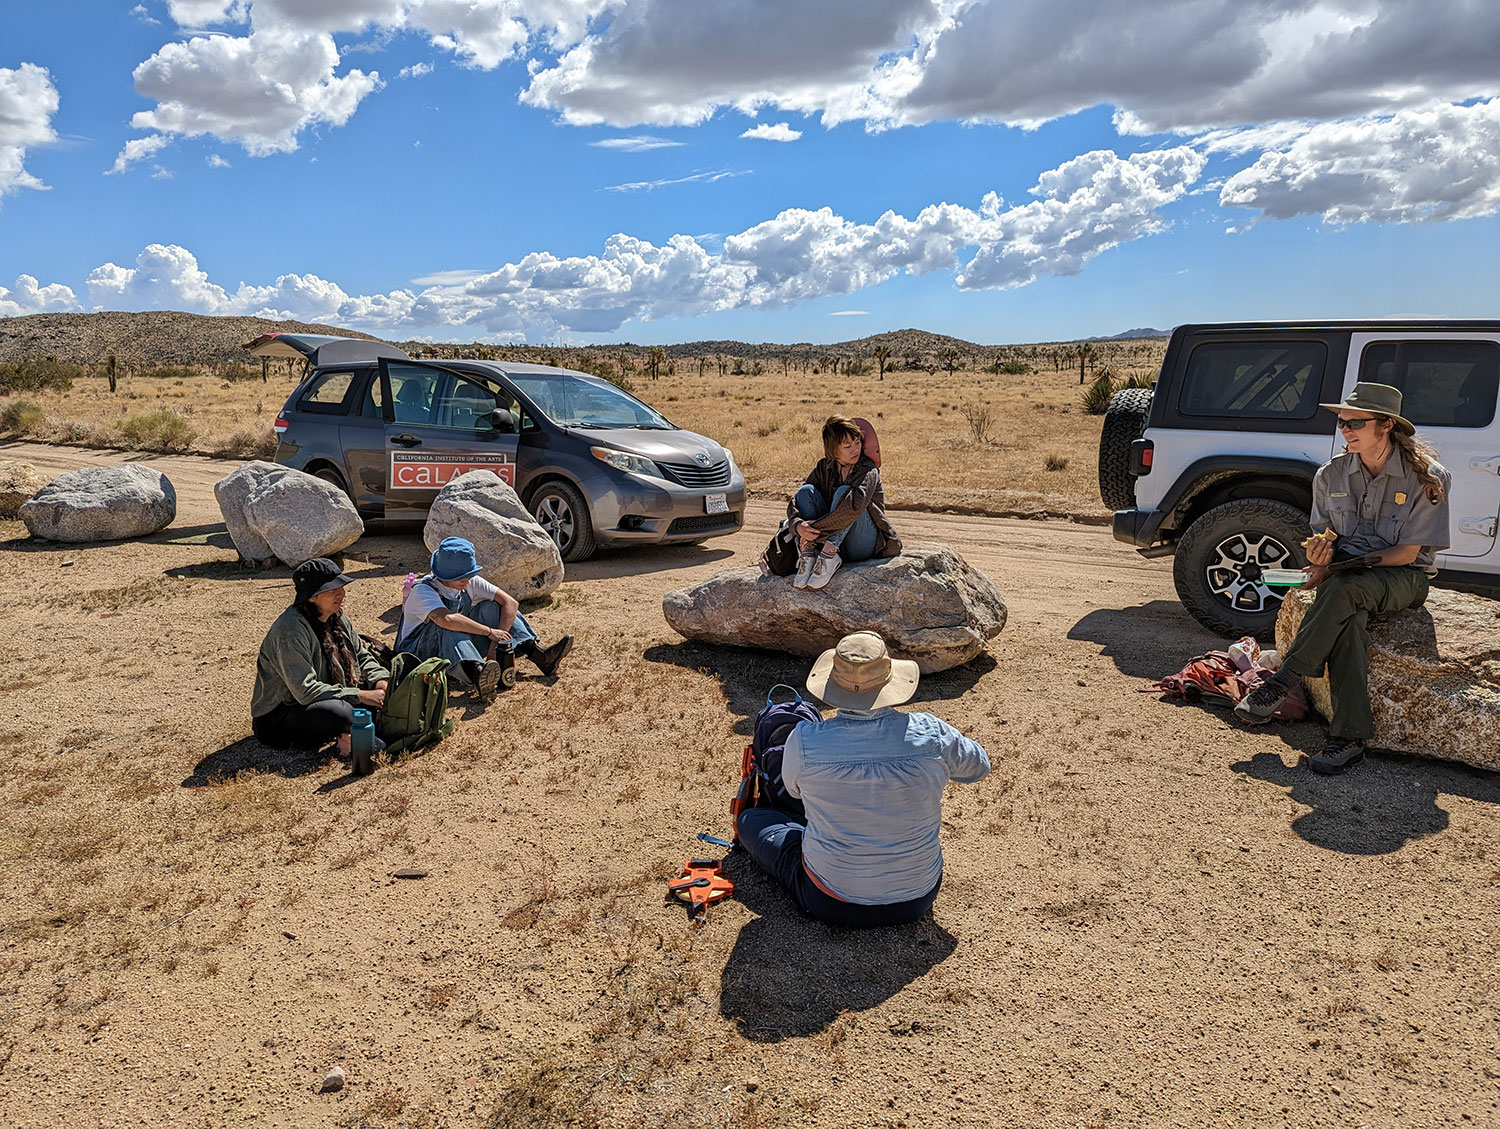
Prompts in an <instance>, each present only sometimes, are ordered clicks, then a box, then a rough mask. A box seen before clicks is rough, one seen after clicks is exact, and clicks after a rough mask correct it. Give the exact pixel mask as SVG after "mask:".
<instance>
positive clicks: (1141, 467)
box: [1130, 439, 1156, 478]
mask: <svg viewBox="0 0 1500 1129" xmlns="http://www.w3.org/2000/svg"><path fill="white" fill-rule="evenodd" d="M1155 450H1156V444H1155V443H1153V442H1152V441H1151V440H1149V439H1137V440H1136V441H1135V442H1134V443H1132V444H1131V445H1130V473H1131V474H1133V475H1135V476H1136V477H1137V478H1139V477H1140V476H1141V475H1143V474H1150V473H1151V455H1152V453H1153V452H1154V451H1155Z"/></svg>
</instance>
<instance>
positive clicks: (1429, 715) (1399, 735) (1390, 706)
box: [1276, 588, 1500, 770]
mask: <svg viewBox="0 0 1500 1129" xmlns="http://www.w3.org/2000/svg"><path fill="white" fill-rule="evenodd" d="M1315 597H1316V593H1315V592H1309V591H1303V590H1301V589H1294V590H1293V591H1291V592H1289V593H1288V594H1287V598H1286V600H1285V602H1283V603H1282V605H1281V613H1280V615H1279V616H1278V617H1277V619H1276V646H1277V648H1278V649H1279V650H1280V651H1281V652H1282V653H1283V654H1285V653H1286V649H1287V647H1289V646H1290V645H1291V642H1292V640H1293V638H1295V637H1296V634H1297V628H1298V627H1299V626H1300V625H1301V623H1302V616H1303V615H1304V614H1305V613H1306V611H1307V609H1308V607H1310V606H1311V604H1312V601H1313V600H1314V599H1315ZM1497 638H1500V602H1496V601H1495V600H1488V599H1485V598H1484V597H1482V596H1472V595H1469V594H1468V593H1465V592H1449V591H1446V590H1444V589H1440V588H1434V589H1433V590H1432V591H1431V592H1429V593H1428V595H1427V603H1426V604H1425V605H1423V606H1422V607H1420V608H1412V609H1409V610H1407V611H1404V612H1396V613H1395V614H1393V615H1373V616H1371V617H1370V706H1371V710H1372V712H1373V713H1374V715H1375V736H1374V738H1373V739H1372V740H1371V741H1370V744H1371V745H1374V746H1375V747H1377V748H1381V749H1390V750H1392V751H1395V752H1402V753H1414V754H1417V755H1419V756H1424V757H1439V758H1441V759H1443V760H1456V761H1463V762H1464V763H1465V764H1471V765H1474V766H1476V767H1478V768H1487V769H1491V770H1496V769H1500V647H1497V643H1496V640H1497ZM1303 682H1305V683H1306V685H1307V697H1308V700H1309V701H1311V702H1312V704H1313V708H1314V709H1316V710H1317V711H1318V712H1319V713H1320V714H1322V715H1323V716H1324V717H1332V716H1333V702H1332V699H1331V697H1330V695H1329V692H1328V679H1327V678H1305V679H1303Z"/></svg>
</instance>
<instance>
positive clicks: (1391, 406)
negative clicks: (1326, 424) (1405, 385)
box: [1318, 380, 1417, 435]
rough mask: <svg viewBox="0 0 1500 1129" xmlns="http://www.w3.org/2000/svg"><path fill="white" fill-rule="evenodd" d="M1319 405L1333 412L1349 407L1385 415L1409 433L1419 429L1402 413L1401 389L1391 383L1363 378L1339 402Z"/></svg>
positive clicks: (1352, 409) (1375, 414) (1372, 413)
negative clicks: (1381, 382) (1378, 382)
mask: <svg viewBox="0 0 1500 1129" xmlns="http://www.w3.org/2000/svg"><path fill="white" fill-rule="evenodd" d="M1318 407H1320V408H1327V409H1328V410H1329V411H1331V412H1337V411H1342V410H1343V409H1344V408H1348V409H1350V410H1351V411H1356V412H1369V413H1370V414H1371V415H1374V416H1384V417H1385V418H1386V419H1388V420H1390V421H1391V422H1392V423H1394V424H1395V425H1396V426H1397V427H1398V428H1400V429H1401V430H1402V431H1404V432H1406V434H1408V435H1410V434H1412V432H1414V431H1416V430H1417V429H1416V428H1415V427H1414V426H1412V422H1411V420H1409V419H1407V418H1406V417H1405V416H1403V415H1402V414H1401V389H1399V388H1393V387H1391V386H1390V385H1389V384H1375V383H1374V382H1372V381H1367V380H1362V381H1360V382H1359V383H1358V384H1356V385H1355V386H1354V391H1352V392H1350V393H1349V395H1348V396H1346V397H1345V398H1344V399H1343V400H1342V401H1340V402H1339V403H1337V404H1319V405H1318Z"/></svg>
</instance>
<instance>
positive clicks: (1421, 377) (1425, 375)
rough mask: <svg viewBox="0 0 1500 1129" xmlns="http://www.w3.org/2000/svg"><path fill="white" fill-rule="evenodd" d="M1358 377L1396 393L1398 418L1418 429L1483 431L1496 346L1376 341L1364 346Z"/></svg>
mask: <svg viewBox="0 0 1500 1129" xmlns="http://www.w3.org/2000/svg"><path fill="white" fill-rule="evenodd" d="M1359 378H1360V379H1361V380H1373V381H1375V382H1376V383H1378V384H1391V385H1394V386H1395V387H1397V388H1399V389H1401V414H1402V415H1403V416H1405V417H1406V418H1407V419H1409V420H1411V422H1412V423H1414V424H1416V425H1417V426H1418V427H1488V426H1489V425H1490V423H1491V422H1492V421H1493V420H1494V418H1495V393H1496V389H1497V386H1500V345H1496V344H1495V343H1494V342H1493V341H1380V342H1376V343H1375V344H1373V345H1367V346H1365V351H1364V355H1363V356H1361V357H1360V359H1359Z"/></svg>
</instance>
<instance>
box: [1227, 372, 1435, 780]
mask: <svg viewBox="0 0 1500 1129" xmlns="http://www.w3.org/2000/svg"><path fill="white" fill-rule="evenodd" d="M1319 406H1320V407H1323V408H1327V409H1328V410H1329V411H1333V412H1337V413H1338V421H1337V422H1338V428H1339V434H1340V435H1341V436H1343V439H1344V450H1343V452H1342V453H1341V454H1338V455H1335V456H1334V457H1333V458H1332V459H1330V460H1329V461H1328V462H1326V463H1324V464H1323V465H1322V466H1321V467H1320V468H1319V469H1318V473H1317V474H1316V475H1315V476H1314V477H1313V500H1312V515H1311V518H1310V524H1311V526H1312V529H1313V532H1314V536H1313V537H1310V538H1308V540H1307V541H1306V542H1305V545H1306V548H1307V563H1308V567H1307V574H1308V579H1307V586H1308V587H1310V588H1316V589H1317V590H1318V595H1317V598H1316V599H1315V600H1313V602H1312V606H1311V607H1309V608H1308V609H1307V613H1306V614H1305V615H1304V616H1303V617H1302V623H1301V625H1300V626H1299V627H1298V628H1297V637H1296V638H1295V639H1294V640H1293V641H1292V644H1291V646H1289V647H1288V648H1287V649H1286V654H1285V655H1284V656H1282V663H1281V669H1280V670H1278V671H1277V672H1276V673H1275V674H1274V675H1273V676H1272V677H1271V678H1270V679H1268V680H1267V681H1266V682H1263V683H1262V684H1261V685H1260V686H1259V687H1257V688H1256V689H1254V690H1252V691H1251V692H1250V693H1249V694H1247V695H1246V696H1245V698H1244V699H1243V700H1242V701H1241V702H1240V704H1239V705H1237V706H1236V707H1235V708H1234V712H1235V713H1236V714H1237V715H1238V716H1239V717H1240V719H1241V720H1242V721H1244V722H1247V723H1248V724H1251V725H1258V724H1260V723H1262V722H1266V721H1269V720H1270V719H1271V717H1272V716H1273V715H1274V714H1275V712H1276V710H1277V709H1279V708H1280V706H1281V703H1282V701H1283V699H1285V698H1286V696H1287V693H1288V692H1289V690H1290V689H1291V687H1292V685H1293V684H1294V680H1295V679H1297V678H1299V677H1300V678H1317V677H1320V676H1321V675H1322V674H1323V671H1324V669H1325V668H1326V669H1327V671H1328V689H1329V692H1330V696H1331V697H1332V699H1333V717H1332V718H1331V719H1330V721H1329V730H1328V742H1327V744H1325V745H1324V746H1323V751H1322V752H1320V753H1317V754H1315V755H1314V756H1312V757H1310V758H1309V759H1308V767H1309V768H1311V769H1312V770H1313V771H1314V772H1317V773H1320V774H1322V775H1324V776H1333V775H1337V774H1338V773H1341V772H1345V771H1347V770H1348V769H1351V768H1355V767H1356V766H1358V765H1359V764H1360V763H1361V762H1362V761H1363V760H1364V759H1365V742H1366V741H1368V740H1369V739H1370V738H1371V737H1372V736H1374V734H1375V719H1374V717H1373V715H1372V714H1371V712H1370V684H1369V677H1370V631H1369V626H1368V625H1369V618H1370V613H1371V612H1398V611H1401V610H1403V609H1405V608H1418V607H1421V606H1422V603H1423V601H1425V600H1426V599H1427V583H1428V578H1429V577H1431V576H1435V575H1437V569H1436V568H1435V567H1434V565H1433V558H1434V556H1435V555H1436V554H1437V553H1438V552H1439V551H1440V550H1442V549H1446V548H1447V547H1448V488H1449V486H1450V484H1451V483H1452V479H1453V476H1452V475H1450V474H1449V473H1448V471H1447V470H1446V469H1445V468H1444V467H1443V465H1442V464H1441V463H1439V462H1438V461H1437V454H1436V452H1435V451H1433V449H1432V448H1431V447H1429V446H1428V445H1427V444H1426V443H1424V442H1422V440H1421V439H1419V438H1418V437H1417V435H1416V428H1414V427H1413V426H1412V424H1411V422H1410V421H1409V420H1407V419H1406V418H1405V417H1404V416H1402V414H1401V390H1400V389H1399V388H1393V387H1391V386H1390V385H1389V384H1375V383H1372V382H1368V381H1366V382H1361V383H1359V384H1356V385H1355V386H1354V391H1353V392H1351V393H1350V394H1349V395H1348V397H1347V398H1345V399H1344V400H1343V401H1341V402H1340V403H1337V404H1320V405H1319Z"/></svg>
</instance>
